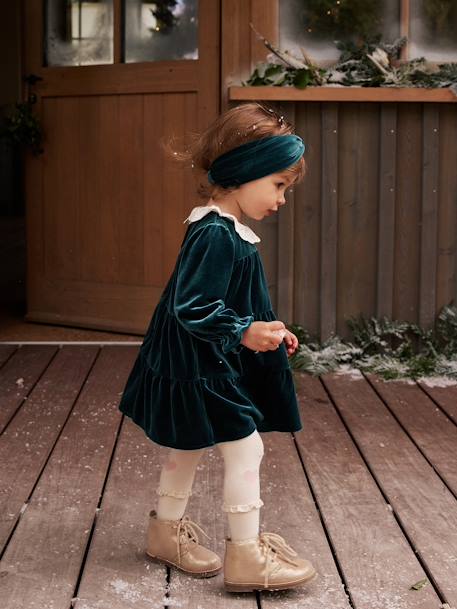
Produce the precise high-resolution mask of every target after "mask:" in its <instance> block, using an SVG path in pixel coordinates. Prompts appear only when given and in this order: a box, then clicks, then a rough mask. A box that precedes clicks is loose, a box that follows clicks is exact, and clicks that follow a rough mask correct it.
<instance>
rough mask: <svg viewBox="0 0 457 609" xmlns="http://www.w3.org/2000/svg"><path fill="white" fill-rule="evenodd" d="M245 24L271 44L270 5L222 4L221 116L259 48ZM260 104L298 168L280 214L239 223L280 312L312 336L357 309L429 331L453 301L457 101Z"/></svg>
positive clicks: (254, 1)
mask: <svg viewBox="0 0 457 609" xmlns="http://www.w3.org/2000/svg"><path fill="white" fill-rule="evenodd" d="M250 21H252V23H253V24H254V26H255V28H256V29H257V30H258V31H260V32H261V33H262V34H263V35H264V36H265V37H266V38H268V40H270V41H271V42H272V43H273V44H277V42H278V23H279V22H278V3H277V0H265V1H261V0H249V2H244V1H242V0H222V58H221V59H222V63H221V72H222V73H221V87H222V89H221V100H222V103H221V108H222V110H224V109H226V108H228V107H233V106H234V105H236V104H238V103H243V102H239V101H227V99H228V97H227V88H228V87H229V86H230V85H239V84H241V82H242V81H244V80H246V79H247V78H248V77H249V76H250V74H251V72H252V70H253V68H254V67H255V65H256V63H257V62H258V61H262V60H265V58H266V55H267V53H268V51H267V50H266V49H265V47H264V46H263V44H262V43H260V42H258V41H257V40H256V37H255V35H254V33H253V32H252V30H251V28H250V27H249V22H250ZM259 97H260V94H259ZM265 103H267V104H268V105H269V106H270V107H272V108H274V109H276V110H279V111H280V112H281V113H282V114H284V115H285V116H287V117H288V118H289V119H290V120H291V121H292V122H293V123H294V124H295V126H296V132H297V133H298V134H299V135H301V136H302V137H303V139H304V141H305V144H306V147H307V151H306V160H307V163H308V173H307V176H306V178H305V180H304V182H302V184H300V185H298V186H297V187H296V188H295V191H294V194H293V195H288V205H286V206H284V207H283V208H282V209H281V211H280V213H279V214H278V215H275V216H272V217H270V218H265V219H264V220H263V221H262V222H256V221H253V220H250V219H248V218H245V219H244V221H245V223H246V224H249V225H250V226H251V227H252V228H253V230H255V231H256V232H257V234H258V235H259V236H260V237H261V239H262V241H261V243H260V244H259V251H260V253H261V255H262V258H263V261H264V265H265V270H266V274H267V277H268V281H269V287H270V292H271V295H272V300H273V304H274V306H275V308H276V311H277V314H278V317H279V318H280V319H282V320H283V321H285V322H286V323H297V324H300V325H302V326H304V327H305V328H306V329H308V330H309V331H310V332H312V333H315V334H316V335H318V336H319V337H320V338H321V339H322V340H324V339H325V338H327V337H329V336H330V335H331V334H338V335H340V336H348V334H349V331H348V327H347V324H346V320H347V319H348V318H349V317H351V316H357V315H359V314H360V313H362V314H364V315H366V316H371V315H373V316H382V315H387V316H388V317H390V318H393V319H404V320H408V321H411V322H415V323H418V324H420V325H421V326H422V327H430V326H431V325H432V323H433V320H434V319H435V317H436V315H437V314H438V312H439V310H440V309H441V307H442V306H443V305H446V304H449V303H450V302H451V301H452V300H453V299H455V300H457V247H456V246H457V243H456V241H457V237H456V235H457V171H456V169H455V168H456V160H457V105H456V104H452V103H409V102H408V103H392V102H385V103H384V102H383V103H373V102H341V103H337V102H307V101H296V102H286V101H284V102H265Z"/></svg>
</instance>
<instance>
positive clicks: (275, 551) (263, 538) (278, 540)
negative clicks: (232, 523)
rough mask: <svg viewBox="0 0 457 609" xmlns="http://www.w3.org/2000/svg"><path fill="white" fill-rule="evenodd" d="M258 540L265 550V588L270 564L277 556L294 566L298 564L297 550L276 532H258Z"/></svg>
mask: <svg viewBox="0 0 457 609" xmlns="http://www.w3.org/2000/svg"><path fill="white" fill-rule="evenodd" d="M259 540H260V544H261V546H263V548H264V550H265V556H266V566H265V582H264V583H265V588H266V587H267V586H268V575H269V573H270V566H272V563H274V562H276V561H277V559H278V558H279V559H280V560H284V561H285V562H288V563H289V564H291V565H294V566H295V567H298V566H299V563H298V562H297V560H296V559H295V557H297V556H298V554H297V552H295V550H294V549H293V548H291V547H290V546H289V545H287V543H286V542H285V540H284V538H283V537H281V535H277V534H276V533H260V535H259Z"/></svg>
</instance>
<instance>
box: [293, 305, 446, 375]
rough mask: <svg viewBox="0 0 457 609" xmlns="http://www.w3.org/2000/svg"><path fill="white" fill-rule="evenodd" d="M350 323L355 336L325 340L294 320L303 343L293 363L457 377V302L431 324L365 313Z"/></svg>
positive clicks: (316, 369)
mask: <svg viewBox="0 0 457 609" xmlns="http://www.w3.org/2000/svg"><path fill="white" fill-rule="evenodd" d="M347 324H348V326H349V327H350V329H351V331H352V336H351V340H350V341H343V340H341V339H340V338H339V337H337V336H332V337H330V338H329V339H328V340H327V341H325V342H324V343H322V344H320V343H319V341H318V340H317V338H316V337H313V336H311V335H310V334H309V333H308V332H307V331H306V330H305V329H304V328H303V327H302V326H300V325H296V324H290V325H288V328H289V329H290V331H291V332H293V333H294V334H295V335H296V336H297V338H298V340H299V343H300V344H299V347H298V350H297V351H296V352H295V354H294V355H292V356H291V357H290V359H289V362H290V366H291V368H293V369H295V370H302V371H305V372H308V373H310V374H313V375H319V374H324V373H325V372H330V371H332V370H336V369H337V368H339V367H340V366H341V365H347V366H349V367H351V368H357V369H359V370H362V371H364V372H373V373H376V374H378V375H379V376H381V377H382V378H384V379H386V380H389V379H398V378H411V379H418V378H421V377H424V376H444V377H448V378H451V379H454V380H456V381H457V308H456V307H455V306H452V304H451V305H448V306H444V307H443V308H442V310H441V311H440V313H439V315H438V317H437V319H436V323H435V328H434V329H431V330H423V329H421V328H420V327H419V326H417V325H415V324H412V323H409V322H405V321H392V320H389V319H388V318H387V317H382V318H381V319H376V318H374V317H371V318H369V319H367V318H365V317H364V316H363V315H360V316H359V317H358V318H354V317H351V318H350V319H349V320H348V321H347Z"/></svg>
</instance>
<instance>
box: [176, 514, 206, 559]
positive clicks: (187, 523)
mask: <svg viewBox="0 0 457 609" xmlns="http://www.w3.org/2000/svg"><path fill="white" fill-rule="evenodd" d="M196 529H198V530H199V531H200V533H203V535H205V537H207V538H208V539H209V535H207V534H206V533H205V531H204V530H203V529H202V528H201V527H200V526H199V525H198V524H197V523H196V522H193V521H192V520H191V519H190V518H189V516H187V515H186V516H183V517H182V518H181V520H180V521H179V522H178V530H177V531H176V538H177V540H178V562H181V539H182V538H181V536H182V537H183V539H182V541H184V543H185V544H186V545H187V544H188V543H189V541H193V542H195V543H198V542H199V539H198V534H197V531H196Z"/></svg>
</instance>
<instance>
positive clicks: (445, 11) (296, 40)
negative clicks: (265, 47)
mask: <svg viewBox="0 0 457 609" xmlns="http://www.w3.org/2000/svg"><path fill="white" fill-rule="evenodd" d="M456 29H457V2H456V1H455V0H287V2H280V3H279V37H280V40H279V46H280V47H281V49H282V50H289V51H292V52H293V53H294V54H296V55H297V56H298V57H301V50H300V47H303V49H304V51H305V52H307V53H309V55H310V56H311V57H312V58H313V59H315V60H317V61H319V62H320V63H321V64H322V65H327V64H329V63H332V62H334V61H336V60H337V59H338V57H339V55H340V51H339V50H338V49H337V48H336V45H335V41H336V40H340V41H342V42H347V41H350V40H353V41H357V40H362V39H366V38H367V37H371V36H374V35H377V34H381V40H382V41H384V42H393V41H394V40H395V39H396V38H399V37H400V36H406V37H407V38H408V43H407V45H406V47H405V48H404V49H403V51H402V59H413V58H416V57H421V56H423V57H425V58H426V59H427V60H429V61H430V62H443V61H457V38H456V37H455V35H453V33H454V32H455V31H456Z"/></svg>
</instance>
